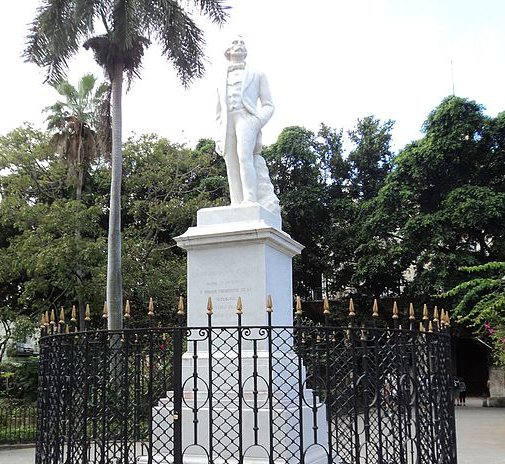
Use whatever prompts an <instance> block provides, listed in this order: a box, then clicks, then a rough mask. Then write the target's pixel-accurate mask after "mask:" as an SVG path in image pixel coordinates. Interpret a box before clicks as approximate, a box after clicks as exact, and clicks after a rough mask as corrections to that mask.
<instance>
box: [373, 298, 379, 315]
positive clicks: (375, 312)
mask: <svg viewBox="0 0 505 464" xmlns="http://www.w3.org/2000/svg"><path fill="white" fill-rule="evenodd" d="M372 317H379V303H378V302H377V298H374V300H373V306H372Z"/></svg>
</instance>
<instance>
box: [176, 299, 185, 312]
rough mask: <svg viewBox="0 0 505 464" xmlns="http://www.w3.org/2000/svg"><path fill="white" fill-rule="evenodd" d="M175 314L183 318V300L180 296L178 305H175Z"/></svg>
mask: <svg viewBox="0 0 505 464" xmlns="http://www.w3.org/2000/svg"><path fill="white" fill-rule="evenodd" d="M177 314H178V315H179V316H184V298H183V297H182V296H180V297H179V304H178V305H177Z"/></svg>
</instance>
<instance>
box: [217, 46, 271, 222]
mask: <svg viewBox="0 0 505 464" xmlns="http://www.w3.org/2000/svg"><path fill="white" fill-rule="evenodd" d="M225 57H226V59H227V60H228V61H229V62H230V65H229V67H228V71H227V73H226V79H224V82H222V85H221V87H220V88H218V102H217V120H218V122H219V123H220V125H221V146H220V147H218V149H220V150H221V151H222V154H223V156H224V159H225V161H226V171H227V175H228V184H229V186H230V200H231V204H232V205H233V206H238V205H248V204H252V203H260V204H262V205H263V206H265V207H266V208H267V209H269V210H270V211H272V212H275V213H278V212H279V202H278V200H277V197H276V196H275V194H274V193H273V187H272V184H271V182H270V178H269V176H268V169H267V167H266V164H265V161H264V159H263V158H262V157H261V156H260V155H259V152H260V151H261V148H262V145H261V128H262V127H263V126H264V125H265V124H266V123H267V122H268V120H269V119H270V118H271V117H272V114H273V112H274V105H273V103H272V97H271V95H270V88H269V86H268V81H267V78H266V76H265V75H264V74H263V73H261V72H258V71H255V70H253V69H251V68H250V67H249V66H247V65H246V62H245V59H246V57H247V49H246V47H245V43H244V40H243V39H242V38H241V37H237V38H235V39H234V40H233V41H232V43H231V45H230V47H229V48H228V49H227V50H226V52H225ZM258 103H259V104H258Z"/></svg>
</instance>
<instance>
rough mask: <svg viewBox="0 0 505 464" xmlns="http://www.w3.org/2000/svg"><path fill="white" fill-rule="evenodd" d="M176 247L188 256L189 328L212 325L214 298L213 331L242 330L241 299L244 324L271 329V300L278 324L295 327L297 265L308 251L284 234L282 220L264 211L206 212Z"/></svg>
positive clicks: (257, 207)
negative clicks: (268, 299) (210, 304)
mask: <svg viewBox="0 0 505 464" xmlns="http://www.w3.org/2000/svg"><path fill="white" fill-rule="evenodd" d="M176 241H177V245H178V246H180V247H181V248H183V249H185V250H186V251H187V253H188V304H187V306H188V326H190V327H198V326H206V325H207V314H206V308H207V300H208V298H209V297H211V298H212V302H213V304H214V316H213V325H215V326H227V325H236V323H237V319H236V313H235V309H236V303H237V299H238V297H239V296H240V297H241V298H242V303H243V306H244V316H243V324H244V325H260V326H261V325H265V324H266V312H265V311H264V310H265V305H266V297H267V295H271V296H272V299H273V302H274V305H275V311H274V313H273V319H272V322H273V324H274V325H292V323H293V318H292V307H293V295H292V277H291V275H292V267H291V261H292V258H293V256H295V255H297V254H299V253H300V252H301V250H302V249H303V246H302V245H300V244H299V243H298V242H296V241H295V240H293V239H292V238H291V237H290V236H289V235H288V234H286V233H285V232H282V231H281V230H280V218H279V217H278V216H276V215H274V214H272V213H270V212H269V211H267V210H266V209H264V208H263V207H261V206H260V205H251V206H247V207H232V206H223V207H220V208H207V209H202V210H200V211H198V216H197V227H191V228H189V229H188V231H187V232H186V233H185V234H183V235H181V236H179V237H176Z"/></svg>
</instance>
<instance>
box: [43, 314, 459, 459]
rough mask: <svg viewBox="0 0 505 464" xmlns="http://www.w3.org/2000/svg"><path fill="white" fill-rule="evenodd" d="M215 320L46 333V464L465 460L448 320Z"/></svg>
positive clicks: (44, 384)
mask: <svg viewBox="0 0 505 464" xmlns="http://www.w3.org/2000/svg"><path fill="white" fill-rule="evenodd" d="M268 316H270V314H269V315H268ZM208 321H209V322H208V325H207V326H205V327H198V328H194V327H192V328H188V327H185V326H183V325H180V326H179V327H170V328H146V329H125V330H122V331H118V332H111V331H106V330H98V331H89V330H88V331H82V332H70V333H52V334H46V335H45V336H44V337H43V338H42V339H41V342H40V346H41V350H40V384H39V419H38V441H37V453H36V463H37V464H60V463H62V464H63V463H66V464H74V463H75V464H77V463H82V464H111V463H113V464H120V463H121V464H133V463H147V464H151V463H159V464H161V463H166V464H168V463H175V464H182V462H183V461H184V460H188V459H189V460H190V462H196V460H198V459H200V462H209V463H210V464H214V463H216V464H217V463H235V462H236V463H237V464H239V463H240V464H241V463H247V462H248V461H247V460H248V458H256V459H257V461H255V462H259V463H265V464H274V463H275V464H279V463H289V464H297V463H307V464H309V463H310V464H314V463H328V464H331V463H345V464H351V463H366V464H371V463H378V464H379V463H380V464H393V463H394V464H407V463H412V464H414V463H419V464H425V463H443V464H445V463H446V464H455V463H456V444H455V423H454V406H453V397H452V388H451V386H452V375H451V372H452V370H451V357H450V353H451V351H450V336H449V333H448V330H447V324H446V321H445V320H444V321H442V322H440V321H438V320H436V321H434V322H428V321H427V320H426V321H424V322H423V324H422V325H421V330H419V329H418V328H417V327H414V322H413V320H412V319H411V320H410V321H405V322H406V324H405V326H407V327H409V328H408V329H405V328H401V327H400V325H399V321H398V319H396V320H395V321H394V327H393V328H380V327H374V325H373V324H372V325H371V326H370V327H356V326H355V324H354V321H353V318H351V321H350V322H351V324H350V326H347V327H333V326H331V325H329V324H328V323H326V324H324V325H321V326H314V325H305V324H303V323H302V321H301V320H298V321H297V323H296V324H295V325H294V326H292V327H275V326H272V325H271V324H270V323H268V324H267V325H265V326H263V327H246V326H243V325H242V320H241V315H240V314H239V315H238V316H237V324H236V325H235V326H233V327H214V326H213V325H212V317H211V315H209V319H208ZM268 321H270V317H268ZM327 322H328V321H327ZM49 331H51V327H49ZM53 332H54V330H53ZM191 459H193V461H191Z"/></svg>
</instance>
